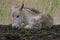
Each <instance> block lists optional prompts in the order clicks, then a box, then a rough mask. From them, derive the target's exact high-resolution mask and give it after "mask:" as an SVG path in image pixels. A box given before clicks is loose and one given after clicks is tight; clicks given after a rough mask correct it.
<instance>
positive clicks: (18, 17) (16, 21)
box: [12, 4, 24, 29]
mask: <svg viewBox="0 0 60 40" xmlns="http://www.w3.org/2000/svg"><path fill="white" fill-rule="evenodd" d="M23 7H24V4H22V5H19V4H17V5H15V6H12V17H13V20H12V28H14V29H16V28H19V26H20V24H21V23H22V20H23V17H22V13H23V11H22V10H23Z"/></svg>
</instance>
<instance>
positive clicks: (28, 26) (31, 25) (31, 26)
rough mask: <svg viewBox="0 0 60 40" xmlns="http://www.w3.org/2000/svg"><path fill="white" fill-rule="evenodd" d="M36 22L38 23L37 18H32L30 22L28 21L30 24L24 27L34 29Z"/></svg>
mask: <svg viewBox="0 0 60 40" xmlns="http://www.w3.org/2000/svg"><path fill="white" fill-rule="evenodd" d="M35 24H36V20H35V19H30V20H29V22H28V25H26V26H25V27H24V28H26V29H32V28H33V26H34V25H35Z"/></svg>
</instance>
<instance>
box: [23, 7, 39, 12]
mask: <svg viewBox="0 0 60 40" xmlns="http://www.w3.org/2000/svg"><path fill="white" fill-rule="evenodd" d="M24 9H29V10H30V11H32V12H35V13H40V12H39V11H38V10H37V9H34V8H29V7H24Z"/></svg>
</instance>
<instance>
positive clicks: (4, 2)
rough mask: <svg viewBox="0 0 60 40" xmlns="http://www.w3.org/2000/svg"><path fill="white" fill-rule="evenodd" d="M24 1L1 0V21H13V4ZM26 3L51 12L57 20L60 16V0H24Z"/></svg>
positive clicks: (4, 22) (5, 22)
mask: <svg viewBox="0 0 60 40" xmlns="http://www.w3.org/2000/svg"><path fill="white" fill-rule="evenodd" d="M22 2H23V0H0V21H1V22H0V23H2V24H9V23H11V6H12V4H14V3H20V4H22ZM24 4H25V6H28V7H32V8H35V9H38V10H39V11H42V12H48V13H50V15H51V16H52V17H53V18H54V19H55V20H57V19H59V18H60V0H24ZM7 21H9V22H7Z"/></svg>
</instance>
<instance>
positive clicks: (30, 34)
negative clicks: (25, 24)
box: [0, 25, 60, 40]
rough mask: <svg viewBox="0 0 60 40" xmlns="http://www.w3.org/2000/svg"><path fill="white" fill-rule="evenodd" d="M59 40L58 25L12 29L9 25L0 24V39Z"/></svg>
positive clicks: (59, 30)
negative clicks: (48, 27) (48, 28)
mask: <svg viewBox="0 0 60 40" xmlns="http://www.w3.org/2000/svg"><path fill="white" fill-rule="evenodd" d="M40 39H41V40H60V25H53V26H52V28H50V30H46V29H44V30H43V29H42V30H40V29H23V28H22V29H16V30H15V29H12V26H11V25H0V40H40Z"/></svg>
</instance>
